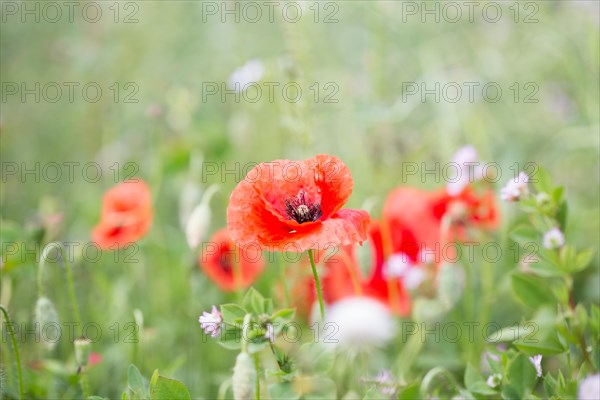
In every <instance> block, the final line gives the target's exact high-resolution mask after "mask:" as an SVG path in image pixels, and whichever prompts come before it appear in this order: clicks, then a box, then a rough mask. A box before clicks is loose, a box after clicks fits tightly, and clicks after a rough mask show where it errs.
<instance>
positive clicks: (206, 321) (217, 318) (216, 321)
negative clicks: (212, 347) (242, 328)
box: [198, 306, 223, 338]
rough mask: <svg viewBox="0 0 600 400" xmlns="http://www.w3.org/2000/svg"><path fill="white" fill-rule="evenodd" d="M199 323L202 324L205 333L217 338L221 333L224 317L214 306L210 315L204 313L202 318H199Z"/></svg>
mask: <svg viewBox="0 0 600 400" xmlns="http://www.w3.org/2000/svg"><path fill="white" fill-rule="evenodd" d="M198 322H200V326H201V327H202V329H204V333H206V334H207V335H210V336H212V337H213V338H215V337H217V336H219V333H221V323H222V322H223V316H222V315H221V313H220V312H219V310H218V309H217V307H215V306H212V311H211V312H210V313H208V312H206V311H204V312H203V313H202V315H201V316H200V318H198Z"/></svg>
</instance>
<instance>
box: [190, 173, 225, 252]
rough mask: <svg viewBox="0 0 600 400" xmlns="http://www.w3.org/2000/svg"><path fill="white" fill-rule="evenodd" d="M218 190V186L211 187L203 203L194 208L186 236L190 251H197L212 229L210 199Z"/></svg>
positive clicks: (204, 196) (203, 197) (205, 194)
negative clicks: (209, 229) (210, 228)
mask: <svg viewBox="0 0 600 400" xmlns="http://www.w3.org/2000/svg"><path fill="white" fill-rule="evenodd" d="M217 190H218V187H217V186H216V185H213V186H211V187H209V188H208V189H207V191H206V193H204V195H203V196H202V202H201V203H200V204H198V205H197V206H196V208H194V211H192V214H191V215H190V218H189V220H188V223H187V225H186V227H185V236H186V238H187V242H188V245H189V246H190V249H192V250H193V249H196V248H197V247H198V245H199V244H200V243H201V242H202V241H203V240H204V237H205V236H206V233H207V232H208V228H209V227H210V217H211V212H210V205H209V202H210V199H211V197H212V196H213V195H214V194H215V192H216V191H217Z"/></svg>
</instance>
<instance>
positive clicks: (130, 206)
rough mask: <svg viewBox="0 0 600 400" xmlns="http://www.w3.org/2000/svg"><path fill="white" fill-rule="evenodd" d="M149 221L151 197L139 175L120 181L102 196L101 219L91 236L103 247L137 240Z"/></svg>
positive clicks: (113, 247)
mask: <svg viewBox="0 0 600 400" xmlns="http://www.w3.org/2000/svg"><path fill="white" fill-rule="evenodd" d="M151 223H152V198H151V194H150V189H149V188H148V185H146V183H145V182H144V181H142V180H141V179H136V180H128V181H125V182H122V183H120V184H118V185H116V186H115V187H113V188H111V189H110V190H109V191H107V192H106V193H105V194H104V196H103V198H102V215H101V217H100V223H99V224H98V225H96V227H95V228H94V230H93V231H92V240H93V241H94V242H95V243H96V244H98V246H100V248H102V249H115V248H120V247H124V246H125V245H127V244H129V243H132V242H135V241H137V240H139V239H140V238H141V237H142V236H144V235H145V234H146V232H147V231H148V229H149V228H150V224H151Z"/></svg>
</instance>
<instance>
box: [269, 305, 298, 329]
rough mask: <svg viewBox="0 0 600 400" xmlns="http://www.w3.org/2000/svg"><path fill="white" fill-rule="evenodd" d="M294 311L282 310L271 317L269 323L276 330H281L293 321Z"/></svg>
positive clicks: (290, 309)
mask: <svg viewBox="0 0 600 400" xmlns="http://www.w3.org/2000/svg"><path fill="white" fill-rule="evenodd" d="M295 315H296V310H295V309H294V308H284V309H283V310H279V311H277V312H276V313H275V314H273V315H271V321H272V322H273V325H274V326H275V327H276V328H279V330H281V329H283V326H284V325H285V324H287V323H289V322H291V321H292V320H293V319H294V316H295Z"/></svg>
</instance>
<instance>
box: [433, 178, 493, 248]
mask: <svg viewBox="0 0 600 400" xmlns="http://www.w3.org/2000/svg"><path fill="white" fill-rule="evenodd" d="M430 207H431V209H432V211H433V214H434V215H435V217H436V218H437V219H438V220H440V221H441V220H442V218H444V216H445V215H449V216H450V218H452V223H453V230H454V233H455V234H456V236H457V237H456V238H457V239H460V240H463V239H464V238H465V235H466V233H465V229H464V228H466V227H476V228H480V229H495V228H497V227H498V225H499V223H500V214H499V211H498V206H497V204H496V199H495V197H494V192H493V191H492V190H491V189H483V191H480V192H478V191H476V190H475V189H474V188H473V186H467V187H465V189H464V190H463V191H462V192H461V193H459V194H458V195H456V196H451V195H449V194H448V193H447V192H446V191H445V190H438V191H436V192H434V193H433V194H432V196H431V201H430Z"/></svg>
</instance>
